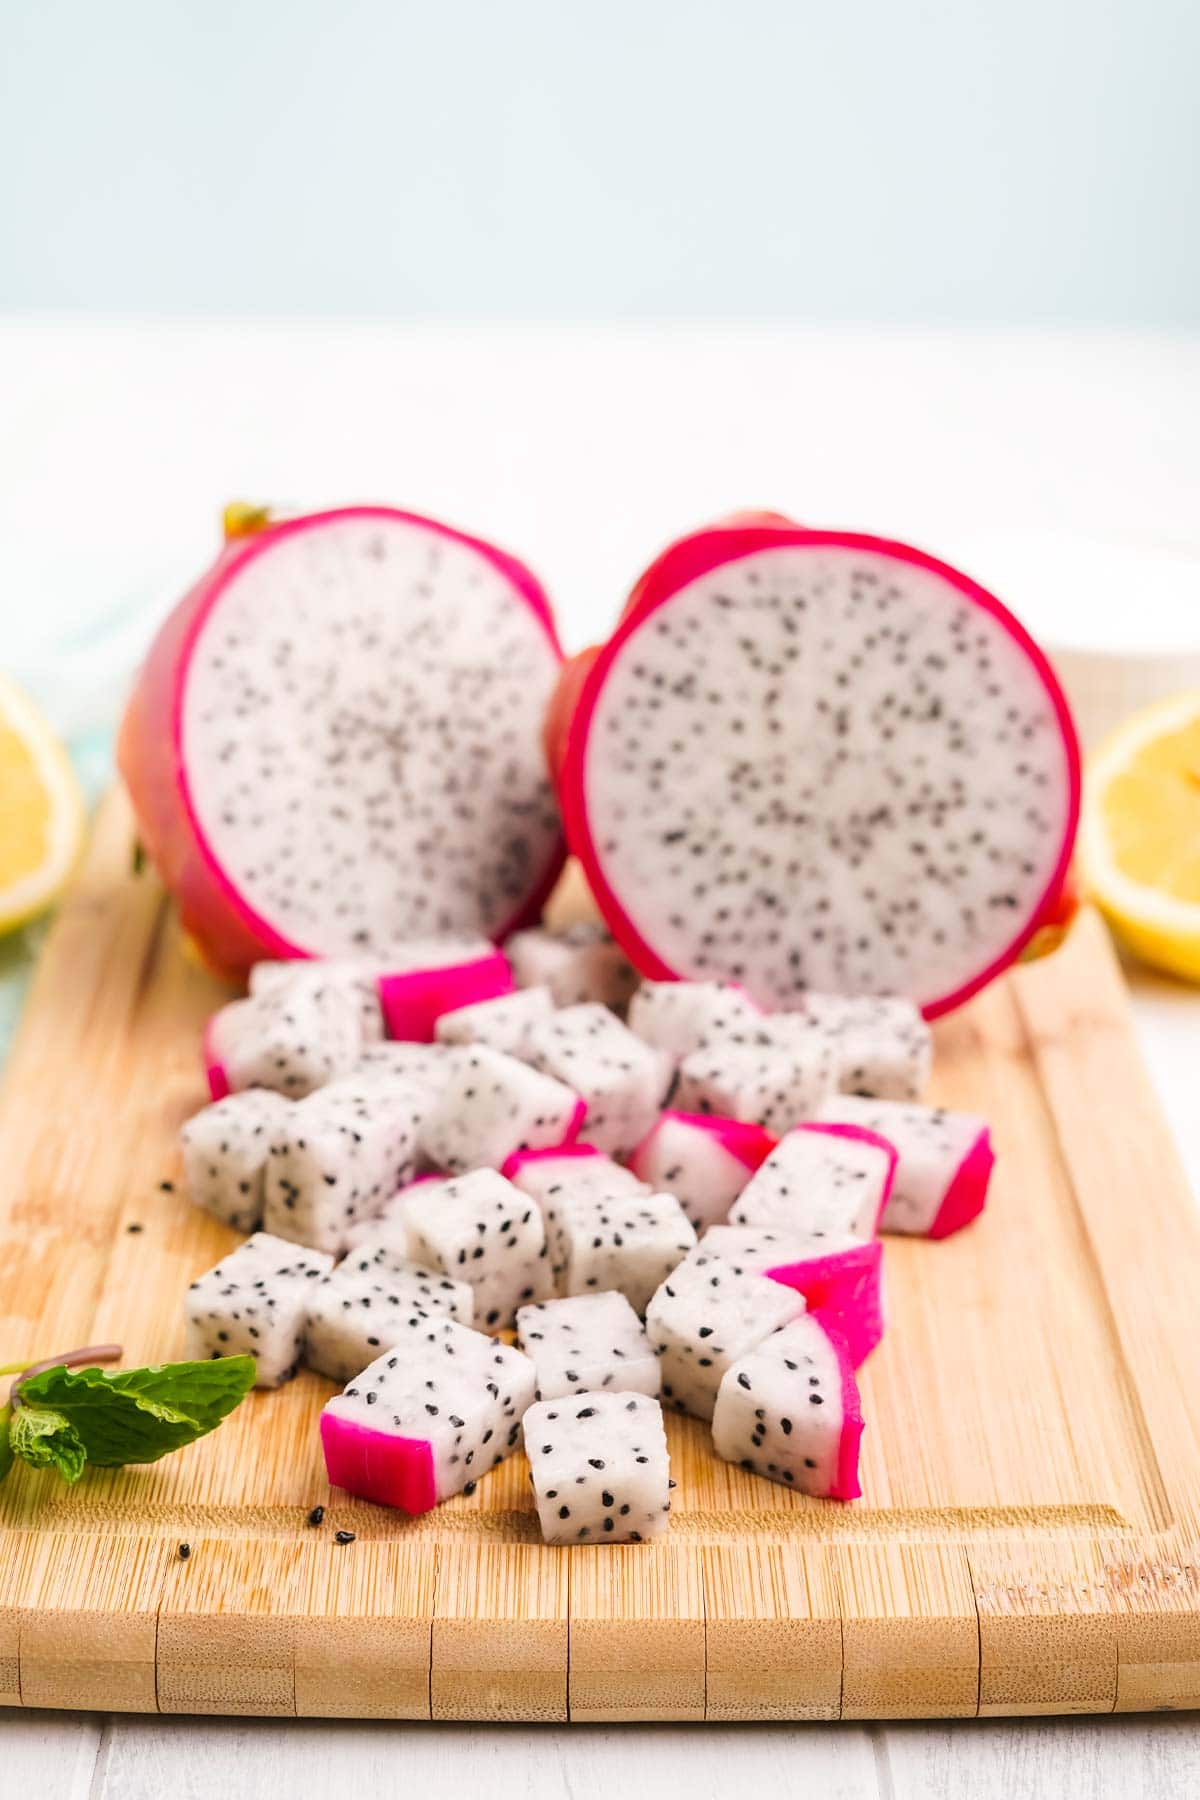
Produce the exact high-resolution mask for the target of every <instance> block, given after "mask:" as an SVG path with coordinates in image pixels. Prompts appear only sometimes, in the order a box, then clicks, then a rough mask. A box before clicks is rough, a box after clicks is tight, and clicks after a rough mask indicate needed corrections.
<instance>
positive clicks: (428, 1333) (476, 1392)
mask: <svg viewBox="0 0 1200 1800" xmlns="http://www.w3.org/2000/svg"><path fill="white" fill-rule="evenodd" d="M535 1382H536V1377H535V1374H534V1368H533V1364H532V1363H531V1362H530V1360H529V1358H528V1357H527V1356H522V1354H521V1352H520V1351H519V1350H510V1349H509V1348H508V1346H507V1345H506V1344H501V1343H498V1342H497V1341H496V1339H495V1338H489V1337H484V1335H483V1334H482V1332H478V1331H471V1330H470V1329H469V1328H468V1327H467V1326H465V1325H457V1324H455V1322H454V1320H453V1319H450V1318H448V1317H446V1316H445V1315H444V1314H440V1313H431V1314H429V1315H428V1316H427V1317H426V1318H425V1319H424V1320H423V1321H422V1322H421V1324H420V1325H419V1326H417V1327H415V1328H414V1329H413V1330H412V1332H411V1333H409V1335H408V1336H406V1338H405V1340H404V1345H403V1348H402V1349H399V1350H388V1351H385V1352H384V1354H383V1355H382V1356H379V1357H377V1358H376V1359H375V1361H374V1362H373V1363H368V1365H367V1367H366V1368H365V1369H364V1370H363V1371H362V1372H361V1374H359V1375H356V1376H355V1377H354V1379H353V1381H351V1382H350V1383H349V1385H348V1386H347V1387H346V1390H345V1392H344V1393H341V1394H337V1395H335V1396H334V1398H333V1399H332V1400H330V1401H328V1402H327V1403H326V1406H325V1410H324V1411H323V1412H322V1414H321V1446H322V1449H323V1450H324V1452H325V1467H326V1470H327V1471H328V1474H329V1479H330V1481H331V1482H332V1483H333V1485H334V1486H335V1487H341V1488H345V1489H347V1491H348V1492H349V1493H351V1494H357V1495H359V1496H360V1497H361V1498H362V1499H364V1500H374V1501H376V1502H377V1503H378V1504H379V1505H381V1506H398V1507H400V1508H401V1509H402V1510H403V1511H404V1512H408V1513H423V1512H428V1511H429V1510H430V1508H431V1507H434V1506H436V1505H437V1503H438V1501H439V1500H446V1499H448V1498H449V1497H450V1496H451V1495H452V1494H460V1493H465V1494H470V1493H473V1492H474V1489H475V1484H476V1482H477V1481H478V1480H479V1478H480V1476H481V1475H486V1474H487V1473H488V1472H489V1471H490V1470H492V1469H494V1468H495V1467H496V1465H497V1464H498V1463H502V1462H503V1461H504V1459H505V1457H506V1456H510V1455H511V1454H512V1452H513V1451H514V1450H515V1449H516V1447H517V1444H518V1442H519V1441H520V1435H521V1419H522V1417H523V1416H524V1414H525V1412H526V1409H527V1408H528V1407H529V1406H530V1404H531V1403H532V1401H533V1391H534V1386H535Z"/></svg>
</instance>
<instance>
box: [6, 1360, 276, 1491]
mask: <svg viewBox="0 0 1200 1800" xmlns="http://www.w3.org/2000/svg"><path fill="white" fill-rule="evenodd" d="M255 1372H256V1370H255V1362H254V1358H253V1357H252V1356H223V1357H218V1358H216V1359H214V1360H213V1361H211V1362H200V1363H162V1364H159V1365H157V1366H156V1367H154V1368H150V1369H121V1370H118V1371H117V1373H116V1374H113V1375H110V1374H106V1373H105V1371H104V1370H103V1369H67V1368H64V1367H62V1365H61V1364H60V1365H56V1366H55V1367H54V1368H52V1369H43V1370H42V1371H41V1373H40V1374H37V1375H32V1376H30V1377H29V1379H28V1380H27V1381H24V1382H22V1384H21V1388H20V1400H21V1404H20V1405H19V1406H18V1407H17V1409H16V1415H15V1418H14V1425H13V1433H12V1449H13V1452H14V1454H15V1455H17V1456H23V1457H24V1458H25V1460H26V1461H33V1460H35V1458H34V1457H33V1456H31V1455H29V1454H28V1451H27V1449H26V1447H25V1446H26V1445H27V1444H30V1443H32V1442H35V1441H36V1437H37V1436H38V1435H39V1434H33V1435H31V1434H30V1432H29V1431H28V1430H24V1431H22V1433H21V1436H20V1438H19V1439H18V1437H17V1432H16V1427H17V1425H18V1424H19V1423H20V1421H21V1420H22V1419H23V1418H24V1416H25V1414H26V1413H27V1412H30V1411H32V1412H35V1413H36V1412H41V1413H43V1414H44V1415H45V1416H46V1417H51V1416H53V1417H54V1418H55V1419H57V1420H58V1421H60V1422H61V1426H60V1429H61V1427H65V1428H67V1430H69V1432H70V1434H71V1437H72V1440H73V1442H74V1443H75V1444H77V1445H79V1446H80V1447H81V1449H82V1451H83V1454H84V1456H85V1457H86V1460H87V1461H88V1462H91V1463H96V1464H98V1465H99V1466H100V1467H101V1468H114V1467H117V1466H119V1465H121V1464H123V1463H147V1462H157V1461H158V1459H159V1457H160V1456H166V1455H168V1454H169V1452H170V1451H172V1450H181V1449H182V1448H183V1446H184V1445H185V1444H190V1443H193V1442H194V1441H195V1439H196V1438H199V1437H203V1436H204V1435H205V1433H206V1432H209V1431H212V1430H213V1428H214V1427H215V1426H217V1425H219V1424H220V1423H221V1420H222V1419H224V1418H225V1417H226V1416H227V1415H228V1414H229V1413H231V1412H232V1411H233V1409H234V1407H235V1406H236V1405H237V1404H238V1402H239V1401H240V1400H242V1399H243V1398H244V1396H245V1395H246V1394H247V1392H248V1391H249V1390H250V1388H251V1387H253V1385H254V1378H255ZM43 1430H44V1428H43ZM37 1460H40V1461H41V1462H43V1463H45V1462H47V1461H49V1460H52V1459H51V1458H50V1457H49V1456H48V1455H42V1456H41V1457H40V1458H38V1459H37ZM81 1466H82V1465H81ZM60 1472H64V1473H65V1470H63V1471H60ZM67 1479H68V1480H74V1479H76V1476H71V1475H68V1476H67Z"/></svg>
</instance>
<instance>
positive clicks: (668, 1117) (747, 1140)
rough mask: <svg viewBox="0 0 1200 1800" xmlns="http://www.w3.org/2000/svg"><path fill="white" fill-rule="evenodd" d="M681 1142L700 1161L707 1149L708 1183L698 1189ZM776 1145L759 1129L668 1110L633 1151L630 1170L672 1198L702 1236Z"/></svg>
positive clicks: (713, 1116)
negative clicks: (672, 1194)
mask: <svg viewBox="0 0 1200 1800" xmlns="http://www.w3.org/2000/svg"><path fill="white" fill-rule="evenodd" d="M680 1140H683V1146H686V1148H687V1149H688V1150H692V1151H694V1152H695V1153H696V1154H697V1155H699V1154H700V1151H701V1147H703V1158H704V1165H703V1166H704V1173H705V1180H704V1182H703V1183H702V1184H700V1185H698V1184H697V1177H696V1175H695V1164H694V1163H693V1164H690V1165H689V1164H688V1163H687V1162H686V1161H685V1160H684V1154H685V1152H684V1149H683V1147H682V1146H681V1144H680ZM775 1144H776V1139H775V1138H774V1137H773V1136H772V1135H771V1133H770V1132H769V1131H764V1130H763V1128H762V1126H761V1125H753V1124H746V1123H744V1122H743V1121H742V1120H741V1119H725V1118H721V1117H720V1116H718V1115H717V1114H715V1113H686V1112H675V1111H670V1110H668V1111H666V1112H663V1113H660V1114H659V1116H658V1119H657V1120H656V1121H655V1123H654V1124H653V1125H652V1126H651V1127H650V1130H649V1131H648V1132H647V1133H646V1135H645V1137H644V1138H643V1139H642V1141H641V1143H640V1144H639V1145H638V1146H637V1148H636V1149H635V1150H634V1152H633V1154H632V1155H631V1156H630V1158H629V1167H630V1168H631V1169H632V1170H633V1172H634V1174H635V1175H638V1176H640V1177H641V1179H642V1180H643V1181H645V1182H647V1183H648V1184H649V1185H650V1186H651V1187H654V1188H659V1189H665V1190H666V1191H667V1192H668V1193H674V1194H675V1196H676V1199H678V1200H679V1202H680V1204H681V1205H682V1207H683V1209H684V1211H685V1212H686V1213H687V1214H688V1217H689V1218H690V1220H691V1222H692V1224H693V1225H695V1226H696V1228H697V1230H698V1229H699V1228H700V1226H701V1225H710V1224H713V1223H716V1222H718V1220H719V1219H723V1218H724V1217H725V1215H726V1214H727V1213H728V1211H729V1208H730V1206H731V1205H732V1204H733V1202H734V1200H736V1198H737V1196H738V1194H739V1193H740V1192H741V1190H742V1188H743V1187H744V1186H745V1184H746V1182H747V1180H748V1179H749V1177H750V1176H751V1175H752V1174H753V1173H754V1171H755V1169H757V1168H758V1167H759V1166H760V1164H762V1163H763V1162H764V1161H765V1160H766V1158H767V1157H768V1156H769V1155H770V1154H771V1151H772V1150H773V1149H774V1148H775ZM673 1175H674V1182H673V1180H672V1176H673ZM701 1189H703V1191H701Z"/></svg>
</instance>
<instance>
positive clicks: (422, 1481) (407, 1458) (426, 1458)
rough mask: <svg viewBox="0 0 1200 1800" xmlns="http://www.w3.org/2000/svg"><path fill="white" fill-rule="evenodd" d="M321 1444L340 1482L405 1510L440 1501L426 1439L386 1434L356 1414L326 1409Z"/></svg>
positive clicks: (333, 1476) (329, 1469)
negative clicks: (346, 1415) (336, 1413)
mask: <svg viewBox="0 0 1200 1800" xmlns="http://www.w3.org/2000/svg"><path fill="white" fill-rule="evenodd" d="M321 1448H322V1450H323V1451H324V1452H325V1469H326V1472H327V1474H328V1476H329V1480H330V1483H331V1484H332V1486H334V1487H340V1488H346V1489H347V1491H348V1492H349V1493H351V1494H357V1495H359V1496H360V1497H361V1498H362V1499H363V1500H374V1501H375V1502H376V1504H377V1505H379V1506H395V1507H398V1508H399V1509H400V1511H401V1512H406V1513H426V1512H432V1511H433V1508H434V1507H435V1506H436V1505H437V1488H436V1487H435V1485H434V1479H433V1451H432V1450H431V1449H430V1446H429V1444H428V1442H427V1441H426V1440H424V1439H422V1438H406V1437H383V1436H381V1434H380V1433H379V1432H377V1431H368V1430H367V1428H366V1426H365V1425H356V1424H355V1423H354V1421H353V1420H352V1419H339V1418H337V1417H335V1416H334V1415H333V1414H331V1413H322V1414H321Z"/></svg>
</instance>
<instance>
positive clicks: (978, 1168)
mask: <svg viewBox="0 0 1200 1800" xmlns="http://www.w3.org/2000/svg"><path fill="white" fill-rule="evenodd" d="M821 1118H822V1119H825V1120H829V1121H831V1122H834V1121H836V1122H838V1123H844V1124H847V1125H853V1126H857V1127H859V1128H860V1129H862V1130H864V1131H871V1132H875V1133H877V1134H878V1135H879V1136H880V1137H883V1138H886V1139H887V1141H888V1143H889V1144H891V1145H892V1146H893V1147H894V1149H895V1151H896V1155H897V1163H896V1178H895V1181H894V1183H893V1185H892V1191H891V1195H890V1197H889V1199H888V1203H887V1205H886V1206H885V1207H884V1211H883V1218H882V1219H881V1220H880V1226H879V1228H880V1230H881V1231H897V1232H906V1233H910V1234H915V1235H917V1236H919V1237H930V1238H943V1237H949V1235H950V1234H951V1232H954V1231H961V1229H962V1227H963V1226H964V1225H969V1224H970V1223H971V1220H972V1219H974V1218H977V1217H978V1215H979V1214H980V1213H981V1212H982V1211H983V1207H984V1202H985V1201H986V1199H987V1191H988V1183H989V1181H990V1180H991V1174H992V1166H993V1164H994V1162H995V1160H996V1159H995V1156H994V1154H993V1152H992V1143H991V1134H990V1133H989V1131H988V1126H987V1121H986V1120H985V1119H981V1118H978V1117H976V1115H975V1114H974V1113H963V1112H950V1111H948V1110H947V1109H946V1108H945V1107H938V1106H916V1105H906V1104H904V1103H903V1102H901V1101H898V1100H863V1099H858V1098H855V1097H853V1096H851V1095H848V1094H840V1095H838V1096H836V1098H833V1099H830V1100H828V1101H827V1102H826V1103H825V1105H824V1106H823V1107H822V1109H821Z"/></svg>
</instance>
